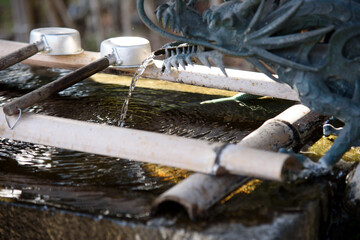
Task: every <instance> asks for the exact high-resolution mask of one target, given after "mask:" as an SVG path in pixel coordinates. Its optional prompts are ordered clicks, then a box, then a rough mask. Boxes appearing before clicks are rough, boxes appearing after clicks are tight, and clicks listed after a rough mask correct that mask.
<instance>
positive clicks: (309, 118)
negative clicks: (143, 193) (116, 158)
mask: <svg viewBox="0 0 360 240" xmlns="http://www.w3.org/2000/svg"><path fill="white" fill-rule="evenodd" d="M324 119H325V118H324V117H322V116H320V115H319V114H317V113H314V112H311V111H310V109H309V108H307V107H305V106H304V105H294V106H292V107H290V108H288V109H287V110H285V111H284V112H282V113H281V114H279V115H278V116H276V117H275V118H272V119H269V120H268V121H266V122H265V123H264V124H263V125H262V126H260V127H259V128H258V129H257V130H255V131H254V132H252V133H251V134H249V135H248V136H246V137H245V138H244V139H243V140H242V141H241V142H240V143H239V144H238V145H237V146H244V147H251V148H259V149H264V150H271V151H277V150H278V149H279V148H281V147H291V146H294V145H297V144H299V143H302V141H303V139H305V138H306V137H307V136H309V135H311V133H313V132H314V131H315V130H316V129H317V128H318V127H319V126H320V125H321V124H322V122H323V121H324ZM223 154H226V151H223ZM227 159H229V160H230V159H231V158H230V157H229V158H226V157H225V158H223V160H222V164H223V167H224V168H225V169H226V168H227ZM237 163H239V164H241V163H240V162H237ZM243 163H245V164H246V166H245V165H242V166H241V169H242V171H243V172H237V174H243V175H248V176H252V175H251V169H253V168H260V167H261V168H262V167H263V166H269V165H270V166H271V163H270V162H266V161H264V162H263V163H257V165H255V164H254V165H252V164H251V161H244V162H243ZM284 168H286V166H284ZM249 180H251V178H250V177H245V176H234V175H223V176H209V175H205V174H201V173H195V174H193V175H191V176H190V177H188V178H186V179H185V180H183V181H182V182H181V183H179V184H177V185H175V186H174V187H172V188H171V189H169V190H168V191H166V192H164V193H163V194H161V195H160V196H159V197H158V198H156V199H155V201H154V203H153V206H152V212H153V213H156V212H157V211H158V210H160V209H161V208H162V207H163V206H165V204H164V203H167V202H176V203H178V204H180V205H181V206H183V208H184V209H185V210H186V212H187V213H188V215H189V217H190V218H191V219H195V218H196V217H197V216H199V215H201V213H202V212H204V211H206V210H207V209H209V208H210V207H211V206H212V205H214V204H215V203H216V202H218V201H219V200H221V199H223V198H224V197H225V196H226V195H228V194H229V193H231V192H232V191H234V190H235V189H237V188H238V187H239V186H240V185H242V184H244V183H246V182H248V181H249Z"/></svg>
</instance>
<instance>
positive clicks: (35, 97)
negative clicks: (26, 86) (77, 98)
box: [3, 57, 110, 116]
mask: <svg viewBox="0 0 360 240" xmlns="http://www.w3.org/2000/svg"><path fill="white" fill-rule="evenodd" d="M109 65H110V63H109V60H108V58H106V57H103V58H100V59H99V60H97V61H95V62H93V63H90V64H89V65H86V66H84V67H82V68H79V69H78V70H76V71H74V72H72V73H70V74H68V75H66V76H64V77H62V78H60V79H58V80H55V81H53V82H51V83H48V84H46V85H44V86H42V87H40V88H38V89H36V90H34V91H32V92H29V93H28V94H25V95H24V96H22V97H20V98H17V99H15V100H13V101H11V102H10V103H8V104H6V105H4V108H3V111H4V113H5V114H6V115H10V116H11V115H14V114H17V113H18V112H19V110H18V109H21V110H23V109H25V108H27V107H30V106H32V105H33V104H35V103H37V102H39V101H42V100H44V99H46V98H48V97H49V96H50V95H52V94H54V93H57V92H60V91H62V90H64V89H66V88H68V87H70V86H72V85H74V84H75V83H78V82H80V81H82V80H83V79H85V78H88V77H90V76H91V75H93V74H95V73H97V72H100V71H101V70H104V69H105V68H107V67H108V66H109Z"/></svg>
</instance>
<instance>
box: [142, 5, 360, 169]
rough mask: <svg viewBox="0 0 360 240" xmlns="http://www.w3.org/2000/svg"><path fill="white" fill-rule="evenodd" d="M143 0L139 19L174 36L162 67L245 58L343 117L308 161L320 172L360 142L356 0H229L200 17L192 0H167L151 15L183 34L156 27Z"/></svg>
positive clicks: (311, 103) (307, 101)
mask: <svg viewBox="0 0 360 240" xmlns="http://www.w3.org/2000/svg"><path fill="white" fill-rule="evenodd" d="M143 1H144V0H137V7H138V11H139V14H140V17H141V18H142V20H143V21H144V23H145V24H147V25H148V26H149V27H150V28H151V29H153V30H155V31H158V32H159V33H160V34H162V35H164V36H166V37H170V38H172V39H175V40H176V41H178V42H177V43H174V44H169V46H167V47H166V48H165V49H164V50H163V51H164V53H165V54H166V59H165V61H164V62H165V67H166V68H168V69H170V68H171V67H178V66H179V65H182V66H183V67H185V66H186V65H187V64H192V63H193V61H194V59H195V58H197V59H199V60H200V61H201V62H203V63H204V64H206V65H208V66H209V65H210V63H209V58H211V59H212V61H213V62H214V63H215V64H216V65H217V66H219V67H220V68H221V69H222V70H223V72H224V73H225V70H224V64H223V61H222V57H223V55H232V56H238V57H243V58H245V59H246V60H247V61H249V62H250V63H252V64H253V65H255V66H256V67H257V68H258V69H259V70H260V71H261V72H263V73H265V74H266V75H267V76H269V77H270V78H272V79H273V80H275V81H278V82H281V83H286V84H288V85H290V86H291V87H292V88H294V89H295V90H296V91H297V92H298V95H299V98H300V100H301V102H302V103H303V104H304V105H306V106H308V107H310V108H311V109H312V110H313V111H316V112H318V113H321V114H324V115H329V116H335V117H336V118H338V119H340V120H342V121H343V122H344V123H345V126H344V128H343V129H342V131H341V133H340V134H339V136H338V138H337V139H336V140H335V142H334V144H333V146H332V147H331V149H330V150H329V151H328V152H327V153H326V155H325V156H323V157H322V158H321V159H320V161H319V163H318V164H314V165H312V166H311V167H313V168H314V167H315V169H316V170H317V172H320V173H322V172H323V171H328V170H329V169H331V167H332V166H333V165H334V164H335V163H336V162H337V161H338V160H339V159H340V158H341V157H342V155H343V154H344V153H345V152H346V151H348V150H349V149H350V147H351V146H355V145H359V144H360V82H359V81H360V72H359V71H360V1H359V0H244V1H240V0H228V1H224V3H222V4H220V5H218V6H212V7H211V8H210V9H209V10H207V11H205V12H204V13H202V14H201V13H199V12H198V11H197V10H196V8H195V3H196V0H170V1H168V2H167V3H165V4H162V5H160V6H159V7H158V8H157V10H156V16H157V19H158V21H159V22H161V23H162V24H163V26H164V27H170V28H171V30H173V31H175V32H178V33H180V35H175V34H172V33H169V32H166V31H164V30H163V29H161V28H159V27H158V26H156V25H155V24H153V23H152V22H151V21H150V20H149V19H148V18H147V16H146V14H145V12H144V8H143ZM182 43H186V44H182ZM275 74H276V75H275Z"/></svg>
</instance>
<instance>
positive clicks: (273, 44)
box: [249, 26, 334, 50]
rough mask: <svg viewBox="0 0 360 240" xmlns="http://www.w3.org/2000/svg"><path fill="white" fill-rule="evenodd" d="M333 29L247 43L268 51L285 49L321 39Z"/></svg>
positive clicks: (331, 27) (322, 29)
mask: <svg viewBox="0 0 360 240" xmlns="http://www.w3.org/2000/svg"><path fill="white" fill-rule="evenodd" d="M333 29H334V26H328V27H324V28H320V29H316V30H312V31H309V32H305V33H295V34H289V35H285V36H278V37H270V38H264V39H256V40H252V41H249V43H250V44H251V45H254V46H257V47H261V48H265V49H268V50H269V49H279V48H286V47H291V46H294V45H296V44H300V43H303V42H304V41H306V40H311V39H314V38H318V37H321V36H323V35H324V34H326V33H328V32H330V31H331V30H333Z"/></svg>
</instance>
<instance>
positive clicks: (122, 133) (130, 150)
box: [0, 108, 299, 180]
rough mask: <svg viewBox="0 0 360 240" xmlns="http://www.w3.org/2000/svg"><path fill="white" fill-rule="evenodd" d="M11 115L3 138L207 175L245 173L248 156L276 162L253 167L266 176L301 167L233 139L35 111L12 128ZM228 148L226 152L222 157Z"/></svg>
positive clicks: (1, 125) (3, 122) (0, 127)
mask: <svg viewBox="0 0 360 240" xmlns="http://www.w3.org/2000/svg"><path fill="white" fill-rule="evenodd" d="M0 110H1V108H0ZM8 118H9V119H8V120H7V119H6V115H4V113H2V111H0V136H1V137H4V138H9V139H14V140H19V141H25V142H31V143H35V144H44V145H50V146H54V147H59V148H65V149H70V150H75V151H82V152H88V153H93V154H100V155H106V156H111V157H121V158H127V159H134V160H137V161H143V162H149V163H155V164H163V165H168V166H172V167H178V168H184V169H188V170H192V171H196V172H202V173H207V174H209V173H210V174H217V173H218V170H219V169H224V170H225V171H227V172H230V173H237V172H243V171H244V170H242V169H236V167H243V166H246V164H244V165H243V166H241V164H240V165H239V164H237V163H236V162H238V161H239V162H246V161H249V157H251V158H252V160H253V161H257V162H258V164H259V165H260V166H261V165H262V164H264V163H265V162H266V161H268V159H270V160H271V161H272V163H273V166H272V168H271V169H262V168H259V167H258V168H254V169H253V170H254V172H252V173H251V174H252V175H256V176H259V177H260V176H262V175H264V177H265V178H269V179H273V180H279V178H281V176H282V174H281V173H282V172H283V171H284V166H287V167H288V166H290V165H291V168H292V170H299V166H298V165H296V163H297V160H296V159H295V158H293V157H292V156H291V155H288V154H281V153H273V152H267V151H262V150H258V149H252V148H246V147H242V146H236V145H233V144H221V143H209V142H207V141H202V140H196V139H188V138H181V137H177V136H172V135H164V134H159V133H152V132H146V131H140V130H133V129H127V128H119V127H114V126H106V125H100V124H95V123H89V122H81V121H77V120H70V119H64V118H58V117H50V116H45V115H40V114H32V113H23V114H22V116H21V119H20V120H19V122H18V123H17V124H16V127H15V128H14V129H13V130H11V129H10V128H9V127H8V122H7V121H11V122H14V121H16V120H15V118H16V117H8ZM224 151H225V152H226V156H222V152H224ZM223 160H224V161H226V168H224V167H223V166H222V161H223ZM246 171H248V170H246ZM263 172H266V173H265V174H263Z"/></svg>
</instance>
